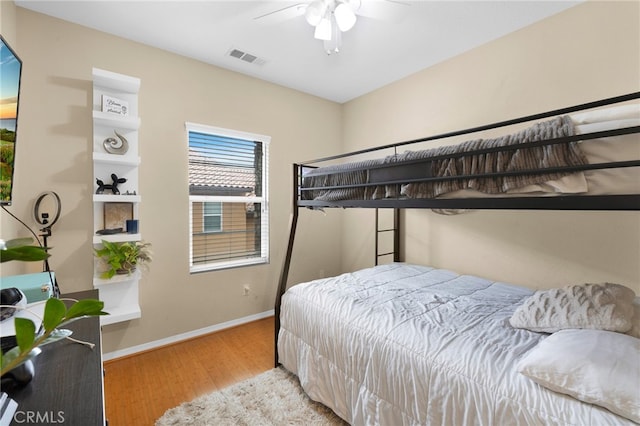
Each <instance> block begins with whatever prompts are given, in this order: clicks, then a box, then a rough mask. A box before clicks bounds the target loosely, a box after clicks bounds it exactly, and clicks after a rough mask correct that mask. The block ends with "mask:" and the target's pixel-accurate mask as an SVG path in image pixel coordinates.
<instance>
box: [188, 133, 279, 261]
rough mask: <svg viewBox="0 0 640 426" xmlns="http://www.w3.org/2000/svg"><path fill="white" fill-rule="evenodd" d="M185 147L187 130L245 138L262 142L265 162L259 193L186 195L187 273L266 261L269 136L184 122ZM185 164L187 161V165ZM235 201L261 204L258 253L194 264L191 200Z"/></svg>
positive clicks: (267, 253)
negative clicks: (239, 195) (233, 195)
mask: <svg viewBox="0 0 640 426" xmlns="http://www.w3.org/2000/svg"><path fill="white" fill-rule="evenodd" d="M185 128H186V142H187V150H188V149H189V132H198V133H208V134H212V135H218V136H224V137H229V138H236V139H244V140H249V141H256V142H261V143H262V147H263V148H262V153H263V158H264V164H263V167H262V196H250V197H224V196H205V195H189V272H190V273H199V272H208V271H216V270H221V269H229V268H237V267H243V266H251V265H262V264H268V263H269V241H270V232H269V228H270V218H269V211H270V209H269V144H270V142H271V137H270V136H265V135H260V134H256V133H249V132H242V131H238V130H232V129H225V128H222V127H215V126H209V125H205V124H197V123H190V122H186V123H185ZM187 167H188V164H187ZM230 201H232V202H234V203H235V202H238V203H260V208H261V212H260V213H261V214H260V218H261V224H260V228H261V238H260V256H259V257H253V258H250V259H241V260H228V261H223V262H215V263H207V264H198V265H194V264H193V223H192V218H193V207H192V206H193V203H194V202H221V203H223V204H224V203H225V202H230Z"/></svg>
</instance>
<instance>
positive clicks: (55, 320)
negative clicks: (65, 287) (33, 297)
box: [42, 297, 67, 331]
mask: <svg viewBox="0 0 640 426" xmlns="http://www.w3.org/2000/svg"><path fill="white" fill-rule="evenodd" d="M66 313H67V307H66V306H65V305H64V302H63V301H62V300H60V299H56V298H54V297H52V298H50V299H49V300H47V304H46V305H45V306H44V319H43V320H42V325H43V326H44V329H45V331H51V330H53V329H54V328H56V327H57V326H58V325H60V322H62V320H63V318H64V317H65V314H66Z"/></svg>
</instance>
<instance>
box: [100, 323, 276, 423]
mask: <svg viewBox="0 0 640 426" xmlns="http://www.w3.org/2000/svg"><path fill="white" fill-rule="evenodd" d="M273 333H274V319H273V317H269V318H265V319H262V320H258V321H254V322H251V323H248V324H243V325H240V326H237V327H233V328H230V329H226V330H222V331H218V332H215V333H211V334H208V335H205V336H201V337H197V338H194V339H191V340H188V341H185V342H181V343H177V344H173V345H169V346H164V347H161V348H158V349H154V350H150V351H148V352H144V353H141V354H136V355H132V356H129V357H124V358H119V359H115V360H110V361H106V362H105V363H104V370H105V377H104V387H105V409H106V418H107V420H108V422H109V426H129V425H131V426H145V425H153V424H154V422H155V421H156V420H157V419H158V418H159V417H161V416H162V414H164V412H165V411H166V410H168V409H169V408H172V407H175V406H177V405H179V404H181V403H182V402H186V401H190V400H192V399H194V398H196V397H197V396H200V395H203V394H206V393H210V392H214V391H216V390H219V389H222V388H224V387H226V386H229V385H231V384H233V383H236V382H239V381H242V380H245V379H248V378H250V377H253V376H256V375H258V374H260V373H262V372H265V371H267V370H270V369H271V368H273V366H274V365H273V362H274V338H273Z"/></svg>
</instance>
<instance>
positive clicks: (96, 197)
mask: <svg viewBox="0 0 640 426" xmlns="http://www.w3.org/2000/svg"><path fill="white" fill-rule="evenodd" d="M141 201H142V197H140V196H139V195H115V194H93V202H94V203H139V202H141Z"/></svg>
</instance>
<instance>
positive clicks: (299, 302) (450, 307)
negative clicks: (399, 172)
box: [278, 263, 631, 426]
mask: <svg viewBox="0 0 640 426" xmlns="http://www.w3.org/2000/svg"><path fill="white" fill-rule="evenodd" d="M530 294H531V291H530V290H528V289H525V288H521V287H516V286H513V285H508V284H502V283H497V282H491V281H488V280H485V279H482V278H477V277H472V276H463V275H457V274H456V273H454V272H451V271H447V270H438V269H433V268H429V267H425V266H416V265H407V264H399V263H395V264H391V265H382V266H378V267H375V268H370V269H365V270H362V271H358V272H355V273H351V274H344V275H341V276H338V277H335V278H330V279H322V280H316V281H312V282H309V283H305V284H300V285H296V286H294V287H291V288H290V289H289V290H288V291H287V292H286V293H285V295H284V297H283V299H282V311H281V330H280V334H279V337H278V352H279V357H280V362H281V363H282V364H283V366H284V367H285V368H287V369H288V370H290V371H291V372H293V373H294V374H296V375H297V376H298V377H299V378H300V382H301V384H302V387H303V388H304V390H305V391H306V392H307V394H308V395H309V396H310V397H311V398H312V399H314V400H317V401H320V402H322V403H323V404H325V405H327V406H328V407H330V408H332V409H333V410H334V411H335V412H336V413H337V414H338V415H339V416H341V417H342V418H343V419H345V420H346V421H348V422H349V423H351V424H355V425H375V424H380V425H393V426H396V425H397V426H399V425H414V424H426V425H439V424H442V425H516V424H517V425H554V424H559V425H576V426H583V425H593V426H600V425H617V424H631V423H630V422H629V421H628V420H626V419H624V418H622V417H619V416H616V415H614V414H612V413H611V412H609V411H607V410H605V409H603V408H600V407H598V406H595V405H590V404H585V403H582V402H580V401H578V400H576V399H573V398H571V397H569V396H566V395H562V394H559V393H555V392H552V391H550V390H547V389H545V388H542V387H540V386H539V385H537V384H535V383H534V382H533V381H531V380H530V379H528V378H526V377H524V376H522V375H521V374H519V373H518V372H516V371H515V368H514V366H515V365H516V363H517V362H518V360H519V359H520V358H521V357H522V356H523V355H524V354H525V353H526V352H527V351H528V350H530V349H531V348H533V347H534V346H535V345H536V344H537V343H538V341H540V340H541V339H543V338H545V337H546V336H547V335H546V334H541V333H533V332H529V331H526V330H517V329H514V328H512V327H511V326H510V325H509V322H508V319H509V317H510V316H511V314H512V313H513V311H514V310H515V308H516V307H517V306H518V305H519V304H520V302H521V301H522V299H523V298H525V297H527V296H529V295H530Z"/></svg>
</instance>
